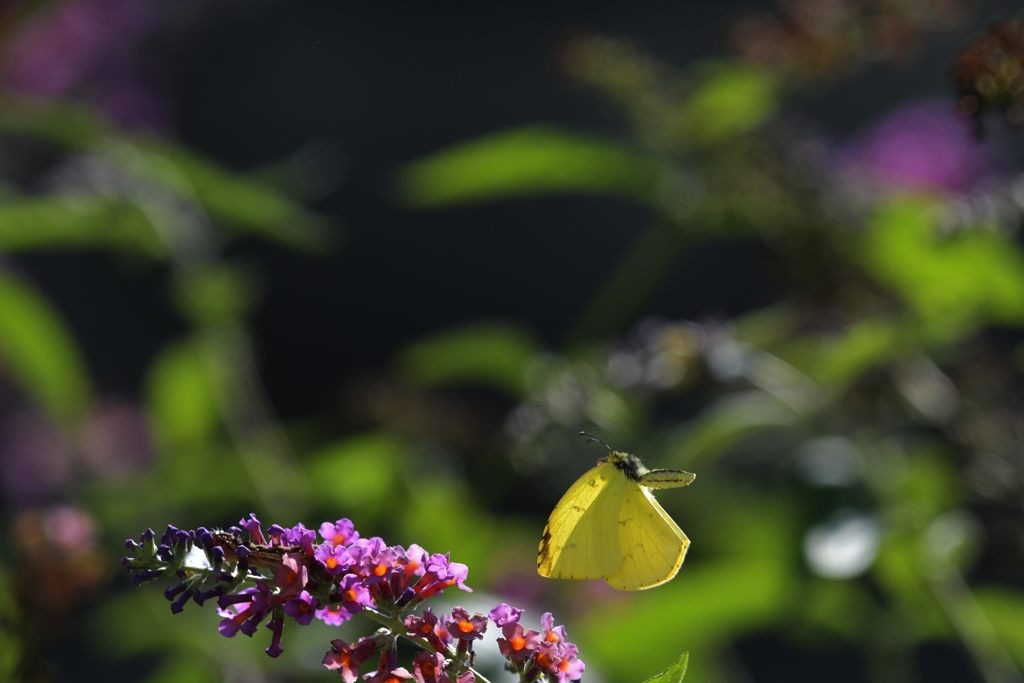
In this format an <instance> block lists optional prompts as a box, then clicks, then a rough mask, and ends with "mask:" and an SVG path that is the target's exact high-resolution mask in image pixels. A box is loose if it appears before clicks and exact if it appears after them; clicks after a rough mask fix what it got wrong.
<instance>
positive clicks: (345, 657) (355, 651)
mask: <svg viewBox="0 0 1024 683" xmlns="http://www.w3.org/2000/svg"><path fill="white" fill-rule="evenodd" d="M376 651H377V645H376V641H374V639H373V638H360V639H359V640H357V641H356V642H355V644H353V645H349V644H348V643H346V642H345V641H344V640H340V639H339V640H332V641H331V649H330V650H328V651H327V654H326V655H324V666H325V667H327V668H328V669H330V670H332V671H337V672H339V673H340V674H341V680H343V681H345V683H354V682H355V681H356V680H358V679H359V667H360V665H362V663H363V662H365V661H366V660H367V659H369V658H370V657H372V656H373V654H374V653H375V652H376Z"/></svg>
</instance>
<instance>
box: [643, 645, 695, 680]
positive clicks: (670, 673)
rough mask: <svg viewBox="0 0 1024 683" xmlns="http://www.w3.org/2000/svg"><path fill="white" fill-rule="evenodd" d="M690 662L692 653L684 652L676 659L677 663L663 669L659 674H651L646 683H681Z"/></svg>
mask: <svg viewBox="0 0 1024 683" xmlns="http://www.w3.org/2000/svg"><path fill="white" fill-rule="evenodd" d="M689 663H690V653H689V652H684V653H683V654H681V655H680V656H679V659H677V660H676V663H675V664H673V665H672V666H670V667H669V668H667V669H665V670H664V671H662V672H661V673H660V674H658V675H657V676H651V677H650V678H648V679H647V681H646V683H680V682H681V681H682V680H683V679H684V678H686V667H687V665H688V664H689Z"/></svg>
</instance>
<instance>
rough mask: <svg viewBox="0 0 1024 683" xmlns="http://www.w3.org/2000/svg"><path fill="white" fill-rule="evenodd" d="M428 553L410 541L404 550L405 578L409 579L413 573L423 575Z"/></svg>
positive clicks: (425, 569) (425, 570)
mask: <svg viewBox="0 0 1024 683" xmlns="http://www.w3.org/2000/svg"><path fill="white" fill-rule="evenodd" d="M429 559H430V554H429V553H428V552H427V551H426V550H424V549H423V548H422V547H420V546H418V545H416V544H415V543H412V544H411V545H409V547H408V548H407V549H406V551H405V562H404V565H405V566H404V571H405V579H406V581H409V580H410V579H411V578H412V577H413V576H414V575H415V576H423V575H424V574H426V573H427V568H426V563H427V561H428V560H429Z"/></svg>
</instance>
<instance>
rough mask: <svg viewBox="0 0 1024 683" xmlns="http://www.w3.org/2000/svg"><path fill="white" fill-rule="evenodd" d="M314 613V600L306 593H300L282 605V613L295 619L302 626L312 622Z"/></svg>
mask: <svg viewBox="0 0 1024 683" xmlns="http://www.w3.org/2000/svg"><path fill="white" fill-rule="evenodd" d="M315 612H316V599H314V598H313V596H312V595H310V594H309V592H308V591H302V592H301V593H299V594H298V595H296V596H295V597H293V598H290V599H289V600H288V601H287V602H286V603H284V613H285V614H287V615H288V616H290V617H292V618H293V619H295V621H296V622H297V623H298V624H301V625H302V626H305V625H307V624H308V623H309V622H311V621H313V615H314V613H315Z"/></svg>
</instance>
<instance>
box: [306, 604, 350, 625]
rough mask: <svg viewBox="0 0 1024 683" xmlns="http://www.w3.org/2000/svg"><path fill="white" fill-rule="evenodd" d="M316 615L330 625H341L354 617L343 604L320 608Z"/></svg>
mask: <svg viewBox="0 0 1024 683" xmlns="http://www.w3.org/2000/svg"><path fill="white" fill-rule="evenodd" d="M314 616H316V618H317V619H319V620H320V621H322V622H324V623H325V624H327V625H328V626H341V625H342V624H344V623H345V622H346V621H348V620H349V619H351V618H352V615H351V614H349V613H348V610H346V609H345V608H344V607H342V606H341V605H338V606H336V607H330V606H328V607H323V608H321V609H318V610H317V611H316V612H315V614H314Z"/></svg>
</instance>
